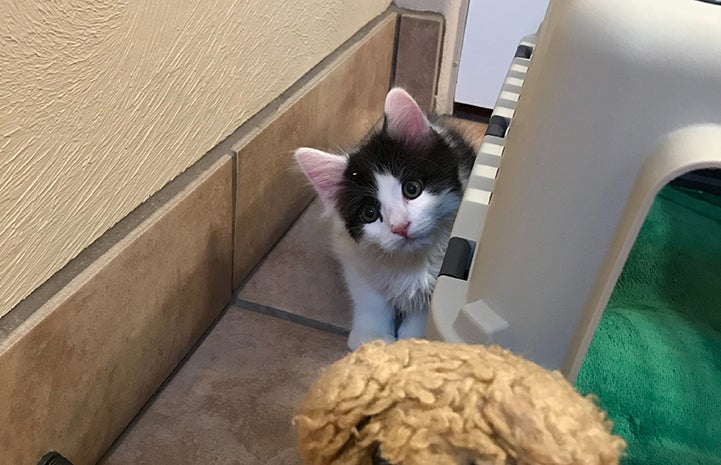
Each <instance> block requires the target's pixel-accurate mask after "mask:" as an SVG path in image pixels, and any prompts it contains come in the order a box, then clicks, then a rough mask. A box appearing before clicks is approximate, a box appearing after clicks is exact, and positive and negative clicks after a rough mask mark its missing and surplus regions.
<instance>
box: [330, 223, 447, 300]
mask: <svg viewBox="0 0 721 465" xmlns="http://www.w3.org/2000/svg"><path fill="white" fill-rule="evenodd" d="M334 229H335V231H334V244H333V245H334V250H335V253H336V256H337V257H338V259H339V261H340V262H341V264H342V265H344V266H352V267H353V268H354V269H355V271H356V272H357V273H358V274H359V275H360V277H362V278H363V280H364V281H365V282H366V283H367V284H368V285H369V286H371V287H372V288H373V289H375V290H376V291H377V292H378V293H380V294H382V295H383V296H384V297H385V299H386V300H387V301H388V302H389V303H390V304H391V305H392V306H393V307H394V308H395V309H396V310H397V311H399V312H402V313H413V312H417V311H425V310H426V309H427V308H428V305H429V303H430V296H431V293H432V292H433V287H434V286H435V283H436V279H437V277H438V272H439V271H440V267H441V263H442V261H443V256H444V254H445V247H446V243H447V241H448V236H449V234H450V225H449V227H444V228H439V229H438V237H435V238H434V240H433V241H432V244H431V245H430V246H429V247H427V248H424V249H420V250H417V251H414V252H412V253H403V254H400V253H399V254H388V253H383V252H380V251H375V250H373V249H370V248H368V247H364V246H362V245H359V244H358V243H356V242H354V241H353V240H352V239H351V238H350V237H349V236H348V234H347V233H346V231H345V229H344V228H343V226H342V225H341V224H336V225H335V228H334ZM348 284H349V285H352V284H351V283H348Z"/></svg>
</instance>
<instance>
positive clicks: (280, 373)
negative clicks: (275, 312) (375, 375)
mask: <svg viewBox="0 0 721 465" xmlns="http://www.w3.org/2000/svg"><path fill="white" fill-rule="evenodd" d="M345 353H346V349H345V339H344V338H343V337H341V336H337V335H333V334H329V333H324V332H321V331H318V330H315V329H311V328H307V327H304V326H301V325H297V324H295V323H291V322H288V321H284V320H279V319H276V318H273V317H269V316H265V315H260V314H257V313H253V312H250V311H248V310H245V309H241V308H238V307H232V308H230V309H229V310H228V311H227V312H226V313H225V315H223V317H222V318H221V319H220V320H219V322H218V324H217V325H216V326H215V327H214V328H213V329H212V330H211V331H210V333H209V334H208V336H207V337H206V338H205V340H204V341H203V342H202V343H201V344H200V346H199V347H198V348H197V350H196V351H195V352H194V353H193V354H192V355H191V356H190V357H189V358H188V360H187V361H186V362H185V363H184V364H183V365H182V366H181V367H180V369H179V370H178V371H177V372H176V374H175V375H174V376H173V378H172V379H171V380H170V381H169V382H168V383H167V384H166V385H165V387H164V388H163V389H162V390H161V391H160V392H159V394H158V395H157V396H156V398H155V399H154V400H153V401H152V402H151V403H150V404H149V405H148V407H147V408H146V410H145V411H144V412H143V413H142V414H141V415H140V416H139V417H138V418H137V419H136V421H135V422H134V423H133V424H132V425H131V426H130V427H129V428H128V430H127V431H126V432H125V434H123V436H121V437H120V439H119V440H118V441H117V442H116V444H115V445H114V446H113V448H112V449H111V450H110V451H109V453H108V454H107V455H106V456H105V457H104V458H103V459H102V460H101V461H100V465H145V464H148V465H171V464H172V465H185V464H187V465H197V464H202V465H211V464H218V465H225V464H239V465H240V464H242V465H271V464H273V465H296V464H299V463H300V461H299V459H298V458H297V454H296V452H295V431H294V429H293V427H292V424H291V420H292V417H293V415H294V414H295V412H296V411H297V408H298V406H299V404H300V401H301V400H302V398H303V396H304V395H305V393H306V391H307V390H308V389H309V388H310V386H311V384H312V383H313V382H314V381H315V379H316V376H317V375H318V373H319V370H320V369H321V368H322V367H325V366H327V365H328V364H330V363H332V362H334V361H335V360H337V359H339V358H341V357H342V356H343V355H345Z"/></svg>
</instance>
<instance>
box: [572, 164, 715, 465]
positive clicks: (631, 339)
mask: <svg viewBox="0 0 721 465" xmlns="http://www.w3.org/2000/svg"><path fill="white" fill-rule="evenodd" d="M720 173H721V171H704V172H693V173H689V175H685V176H681V177H680V178H677V179H676V180H674V181H673V182H671V183H670V184H669V185H667V186H666V187H664V188H663V189H661V190H660V192H659V193H658V195H657V196H656V198H655V200H654V202H653V205H652V206H651V209H650V210H649V213H648V215H647V216H646V219H645V221H644V223H643V226H642V227H641V230H640V231H639V234H638V236H637V238H636V241H635V243H634V244H633V247H632V249H631V251H630V253H629V255H628V258H627V260H626V262H625V264H624V266H623V271H622V272H621V275H620V276H619V278H618V280H617V282H616V285H615V287H614V289H613V292H612V294H611V297H610V299H609V302H608V304H607V306H606V309H605V311H604V312H603V315H602V317H601V319H600V320H599V324H598V327H597V328H596V331H595V334H594V336H593V339H592V340H591V343H590V346H589V348H588V351H587V353H586V357H585V359H584V361H583V364H582V365H581V369H580V371H579V373H578V377H577V379H576V385H577V387H578V389H579V391H580V392H581V393H583V394H594V395H595V396H596V397H597V398H598V400H599V402H600V404H601V406H602V407H603V408H604V409H605V410H606V411H607V412H608V413H609V416H610V418H611V420H613V422H614V424H615V427H614V428H615V432H616V433H617V434H620V435H621V436H623V437H624V438H625V439H626V441H627V442H628V444H629V449H628V457H627V458H626V460H624V463H625V464H659V463H673V464H677V465H683V464H692V463H693V464H697V463H704V464H721V441H719V438H721V195H719V194H721V190H716V189H714V188H713V187H709V188H705V187H704V185H702V184H698V183H697V184H689V179H691V180H696V181H698V177H699V176H701V177H705V178H706V179H710V180H712V181H714V180H717V179H721V176H719V174H720ZM713 184H714V183H713V182H711V183H710V185H713Z"/></svg>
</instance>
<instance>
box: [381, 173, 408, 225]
mask: <svg viewBox="0 0 721 465" xmlns="http://www.w3.org/2000/svg"><path fill="white" fill-rule="evenodd" d="M375 178H376V186H378V201H379V202H380V204H381V215H382V217H383V221H384V222H385V223H386V224H387V227H388V228H389V229H390V228H391V227H392V225H399V224H404V223H407V222H409V218H408V209H407V203H408V202H407V200H406V198H405V197H403V191H402V189H401V182H400V181H399V180H398V178H396V177H395V176H392V175H390V174H376V175H375Z"/></svg>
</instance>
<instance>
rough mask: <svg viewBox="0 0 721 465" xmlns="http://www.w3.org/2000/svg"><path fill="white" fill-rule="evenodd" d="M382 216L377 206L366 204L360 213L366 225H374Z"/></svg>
mask: <svg viewBox="0 0 721 465" xmlns="http://www.w3.org/2000/svg"><path fill="white" fill-rule="evenodd" d="M380 216H381V215H380V213H379V212H378V209H377V208H376V206H375V205H371V204H366V205H365V206H364V207H363V209H362V210H361V212H360V219H361V221H363V222H364V223H373V222H374V221H375V220H377V219H378V218H379V217H380Z"/></svg>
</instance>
